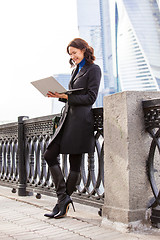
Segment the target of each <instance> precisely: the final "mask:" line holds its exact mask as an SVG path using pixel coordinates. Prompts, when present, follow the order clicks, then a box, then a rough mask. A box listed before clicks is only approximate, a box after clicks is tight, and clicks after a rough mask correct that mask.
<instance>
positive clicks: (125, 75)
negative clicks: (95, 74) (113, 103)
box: [77, 0, 160, 105]
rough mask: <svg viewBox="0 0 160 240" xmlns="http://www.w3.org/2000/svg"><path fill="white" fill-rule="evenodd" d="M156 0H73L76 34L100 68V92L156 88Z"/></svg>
mask: <svg viewBox="0 0 160 240" xmlns="http://www.w3.org/2000/svg"><path fill="white" fill-rule="evenodd" d="M159 6H160V3H159V0H141V1H139V0H132V1H130V0H77V9H78V10H77V11H78V25H79V33H80V37H82V38H85V39H86V40H87V41H88V42H89V43H90V44H91V45H92V46H93V47H94V49H95V55H96V54H97V56H98V59H97V60H98V61H97V64H99V65H100V67H101V69H102V71H103V78H102V84H101V88H100V96H99V99H98V101H97V104H98V105H102V104H103V103H102V99H103V96H104V95H107V94H111V93H115V92H119V91H126V90H138V91H141V90H143V91H159V87H160V61H159V59H160V8H159Z"/></svg>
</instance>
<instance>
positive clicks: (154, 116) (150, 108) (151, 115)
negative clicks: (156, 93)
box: [143, 99, 160, 228]
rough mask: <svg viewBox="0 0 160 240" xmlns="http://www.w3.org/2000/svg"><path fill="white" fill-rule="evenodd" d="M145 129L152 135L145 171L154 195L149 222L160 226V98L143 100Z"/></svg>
mask: <svg viewBox="0 0 160 240" xmlns="http://www.w3.org/2000/svg"><path fill="white" fill-rule="evenodd" d="M143 110H144V120H145V128H146V131H147V132H148V133H149V134H150V136H151V137H152V142H151V146H150V150H149V156H148V160H147V173H148V178H149V181H150V185H151V188H152V192H153V195H154V197H153V198H152V199H151V201H150V206H149V207H150V208H151V210H152V211H151V222H152V225H153V226H156V227H158V228H160V159H159V158H160V99H154V100H147V101H143Z"/></svg>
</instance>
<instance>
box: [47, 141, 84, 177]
mask: <svg viewBox="0 0 160 240" xmlns="http://www.w3.org/2000/svg"><path fill="white" fill-rule="evenodd" d="M59 153H60V145H59V144H58V143H56V142H54V143H52V144H51V145H50V146H49V148H48V149H47V150H46V151H45V153H44V159H45V160H46V162H47V164H48V166H49V167H52V166H54V165H55V164H59V162H58V159H57V157H58V155H59ZM81 159H82V154H70V155H69V163H70V171H74V172H80V166H81Z"/></svg>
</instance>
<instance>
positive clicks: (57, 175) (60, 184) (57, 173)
mask: <svg viewBox="0 0 160 240" xmlns="http://www.w3.org/2000/svg"><path fill="white" fill-rule="evenodd" d="M49 170H50V172H51V175H52V178H53V182H54V184H55V188H56V194H57V197H58V203H57V204H56V206H55V207H54V208H53V211H52V213H51V214H45V215H44V216H45V217H50V218H60V217H64V216H65V215H66V213H67V211H68V206H69V204H70V203H72V206H73V202H72V200H71V198H70V197H69V195H68V194H67V193H66V183H65V180H64V177H63V174H62V171H61V168H60V166H59V165H54V166H51V167H49ZM73 208H74V206H73Z"/></svg>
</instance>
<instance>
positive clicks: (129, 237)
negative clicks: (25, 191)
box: [0, 186, 160, 240]
mask: <svg viewBox="0 0 160 240" xmlns="http://www.w3.org/2000/svg"><path fill="white" fill-rule="evenodd" d="M55 203H56V199H55V198H53V197H49V196H44V195H42V198H41V199H36V197H35V196H27V197H19V196H18V195H17V193H15V194H14V193H12V192H11V189H10V188H6V187H2V186H0V206H1V212H0V238H1V239H3V240H11V239H15V240H30V239H34V240H40V239H43V240H47V239H52V240H54V239H56V240H57V239H60V240H61V239H62V240H63V239H65V240H67V239H68V240H105V239H107V240H158V239H160V230H158V229H145V230H143V231H142V230H141V231H139V232H132V233H121V232H118V231H116V230H113V229H111V228H109V226H108V227H107V226H106V227H105V228H104V227H102V226H101V220H102V218H101V217H99V216H98V214H97V211H98V210H97V208H93V207H89V206H84V205H81V204H78V203H75V208H76V212H73V209H72V208H71V207H70V210H69V212H68V215H67V217H65V218H61V219H48V218H45V217H44V216H43V215H44V213H46V212H47V211H50V210H51V209H52V206H53V205H54V204H55Z"/></svg>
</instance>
